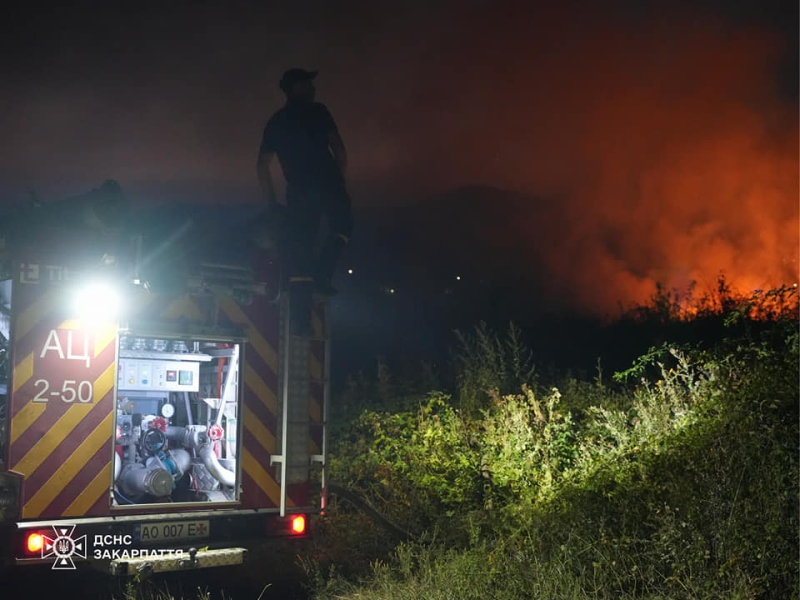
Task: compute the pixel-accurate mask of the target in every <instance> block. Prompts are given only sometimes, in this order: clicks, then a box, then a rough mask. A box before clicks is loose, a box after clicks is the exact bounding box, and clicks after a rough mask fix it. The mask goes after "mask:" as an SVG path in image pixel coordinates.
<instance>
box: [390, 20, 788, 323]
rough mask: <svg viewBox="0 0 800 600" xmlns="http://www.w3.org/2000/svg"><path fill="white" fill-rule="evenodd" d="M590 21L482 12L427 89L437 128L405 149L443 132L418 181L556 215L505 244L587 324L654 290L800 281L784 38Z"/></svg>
mask: <svg viewBox="0 0 800 600" xmlns="http://www.w3.org/2000/svg"><path fill="white" fill-rule="evenodd" d="M477 17H480V18H477ZM584 17H585V18H584V20H583V21H582V22H576V21H575V20H574V19H568V18H566V17H563V16H559V15H555V14H551V15H542V16H540V18H539V19H537V20H536V21H533V22H531V21H530V20H527V19H522V18H519V15H514V14H513V13H512V14H511V15H509V17H508V18H506V17H502V16H498V17H493V16H492V15H491V14H490V13H482V14H480V15H476V19H473V25H472V26H471V27H470V28H466V29H465V30H462V31H460V32H459V34H458V36H459V38H458V39H450V40H448V42H447V43H448V44H449V45H450V46H449V47H450V48H451V51H449V52H443V53H442V54H441V55H440V56H439V57H438V58H437V59H436V60H435V61H434V64H435V69H433V70H432V72H431V73H429V74H428V77H430V78H431V80H434V81H436V82H437V83H436V84H434V86H433V88H432V89H428V90H427V91H426V92H427V98H428V103H429V106H432V108H433V110H432V111H431V113H432V114H433V116H432V118H430V119H428V120H423V121H422V122H420V123H419V124H418V129H417V130H416V131H413V132H411V134H410V136H409V137H408V138H406V140H405V143H407V144H411V141H412V140H411V138H412V137H413V136H415V135H421V131H422V130H424V129H426V128H433V127H434V122H436V123H438V131H442V132H443V133H444V135H443V136H442V137H440V138H439V139H438V140H437V143H434V144H432V145H431V146H430V151H429V152H427V153H426V154H425V155H424V157H425V159H426V160H425V162H426V163H427V164H428V165H435V168H432V169H429V170H427V171H426V176H428V177H430V178H432V179H438V181H439V184H440V185H442V186H448V185H452V184H454V183H456V182H458V181H459V180H461V181H462V182H463V180H464V178H465V175H466V174H468V175H466V176H467V177H470V178H471V179H472V181H474V182H479V183H491V184H495V185H498V184H500V185H505V186H507V187H510V188H513V189H517V190H521V191H525V192H528V193H530V194H537V195H540V194H545V195H548V194H550V195H553V196H557V197H559V198H562V200H560V201H559V202H558V203H555V204H552V205H549V206H542V205H541V204H537V205H534V204H531V207H530V210H529V211H527V214H526V216H525V217H524V218H523V219H521V220H520V219H519V218H518V217H517V216H515V217H514V221H513V222H509V232H510V234H512V232H513V234H515V235H522V236H525V237H526V239H527V240H528V241H529V247H530V252H531V253H532V254H535V255H538V256H540V257H541V258H542V259H543V260H544V263H545V265H546V269H547V273H546V274H545V277H546V280H547V281H548V282H550V283H549V284H548V289H549V290H550V292H551V293H552V294H553V297H554V298H557V299H558V300H559V302H561V303H563V302H567V303H571V304H572V305H573V306H574V307H577V308H580V309H583V310H589V311H593V312H601V313H604V312H605V313H607V312H615V311H616V310H617V309H618V306H619V305H620V304H622V305H629V304H631V303H638V302H646V301H647V300H648V299H649V297H650V296H651V295H652V294H653V293H654V291H655V287H656V283H661V284H664V285H666V286H668V287H669V288H676V289H678V290H685V289H686V288H687V286H688V285H689V283H690V282H692V281H694V282H696V284H697V286H698V289H697V292H700V293H702V292H703V291H706V290H708V291H710V290H711V289H712V288H714V287H715V285H716V281H717V278H718V276H719V275H720V274H724V275H725V277H726V279H727V281H728V283H730V284H731V285H732V286H733V287H734V288H735V289H737V290H739V291H742V292H745V293H748V292H750V291H752V290H755V289H758V288H766V287H770V286H776V285H782V284H788V285H791V284H793V283H795V282H796V281H798V244H799V243H800V239H799V238H798V131H797V112H796V106H795V107H791V106H789V105H788V104H785V103H784V102H783V101H782V100H780V99H779V98H778V97H777V94H776V89H777V85H776V81H775V68H774V66H775V64H776V60H777V58H778V57H779V56H780V55H781V52H782V51H783V50H784V48H782V47H781V44H780V43H779V41H780V40H779V38H777V37H776V36H774V35H773V34H771V33H770V32H768V31H766V30H759V29H756V28H743V27H741V26H736V27H734V26H733V25H726V24H725V23H723V22H721V21H719V20H715V19H711V18H698V17H697V16H694V17H693V18H691V19H690V18H687V17H685V16H684V17H680V16H678V15H675V14H672V15H671V16H670V17H669V18H666V17H663V16H661V17H659V18H654V17H652V16H648V15H645V16H644V17H643V18H641V19H636V20H635V21H628V22H627V23H625V22H620V21H617V22H614V23H610V22H609V21H608V19H601V18H599V17H598V19H594V18H591V17H592V16H591V15H584ZM489 28H491V30H493V31H502V32H503V36H502V37H500V38H492V39H493V41H492V42H491V43H490V42H489V41H488V38H487V37H486V36H481V31H482V30H485V29H489ZM468 39H471V40H474V43H473V44H468V43H467V42H466V40H468ZM495 39H497V40H499V41H496V42H495V41H494V40H495ZM478 40H480V41H481V43H478ZM434 73H435V74H438V78H437V79H434ZM454 92H455V93H454Z"/></svg>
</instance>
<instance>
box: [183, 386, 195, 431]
mask: <svg viewBox="0 0 800 600" xmlns="http://www.w3.org/2000/svg"><path fill="white" fill-rule="evenodd" d="M183 399H184V400H185V401H186V420H187V421H189V425H194V421H192V405H191V403H190V402H189V392H183Z"/></svg>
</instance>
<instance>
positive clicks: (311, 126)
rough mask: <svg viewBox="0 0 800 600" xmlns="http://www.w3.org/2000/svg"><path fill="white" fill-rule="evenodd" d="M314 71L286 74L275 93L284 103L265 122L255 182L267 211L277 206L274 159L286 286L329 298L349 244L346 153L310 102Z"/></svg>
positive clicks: (320, 109) (321, 110)
mask: <svg viewBox="0 0 800 600" xmlns="http://www.w3.org/2000/svg"><path fill="white" fill-rule="evenodd" d="M316 76H317V71H306V70H304V69H290V70H288V71H286V72H285V73H284V74H283V78H282V79H281V81H280V88H281V90H283V93H284V94H286V104H285V105H284V107H283V108H281V109H280V110H278V111H277V112H276V113H275V114H274V115H272V117H271V118H270V119H269V121H268V122H267V125H266V127H265V128H264V136H263V139H262V141H261V148H260V150H259V154H258V166H257V169H258V180H259V183H260V185H261V190H262V192H263V194H264V196H265V197H266V200H267V202H268V204H269V206H270V207H271V208H274V207H275V205H276V204H277V199H276V197H275V188H274V186H273V182H272V176H271V174H270V165H271V163H272V160H273V158H274V157H275V156H277V157H278V161H279V163H280V166H281V170H282V171H283V176H284V178H285V179H286V184H287V186H286V217H287V225H288V229H289V243H288V247H287V248H286V250H287V254H288V256H287V258H288V263H289V282H290V287H296V286H297V284H300V285H301V286H302V287H304V288H305V287H307V286H305V285H303V284H304V283H307V284H311V283H312V282H313V284H314V289H315V290H316V291H317V292H319V293H321V294H325V295H334V294H336V290H335V289H334V288H333V285H332V279H333V275H334V272H335V270H336V265H337V263H338V261H339V257H340V255H341V253H342V251H343V250H344V248H345V246H346V245H347V244H348V242H349V241H350V235H351V232H352V227H353V221H352V212H351V203H350V196H349V194H348V193H347V188H346V185H345V173H346V169H347V153H346V152H345V147H344V143H343V142H342V138H341V136H340V135H339V130H338V128H337V127H336V122H335V121H334V120H333V117H332V116H331V113H330V111H328V109H327V107H326V106H325V105H324V104H321V103H319V102H315V101H314V98H315V93H316V90H315V88H314V78H315V77H316ZM323 214H324V215H325V216H326V218H327V222H328V239H327V241H326V242H325V245H324V247H323V249H322V253H321V255H320V256H319V257H315V256H314V252H313V250H314V246H315V242H316V237H317V233H318V231H319V226H320V219H321V217H322V215H323Z"/></svg>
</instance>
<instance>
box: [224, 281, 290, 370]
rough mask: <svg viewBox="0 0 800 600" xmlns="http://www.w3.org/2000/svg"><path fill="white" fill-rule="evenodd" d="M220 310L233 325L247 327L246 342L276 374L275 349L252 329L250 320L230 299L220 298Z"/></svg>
mask: <svg viewBox="0 0 800 600" xmlns="http://www.w3.org/2000/svg"><path fill="white" fill-rule="evenodd" d="M219 306H220V308H221V309H222V310H223V311H224V312H225V314H226V315H228V318H229V319H230V320H231V321H233V322H234V323H238V324H239V325H245V326H247V341H248V342H249V343H250V345H251V346H252V347H253V349H254V350H255V351H256V353H258V355H259V356H260V357H261V359H262V360H263V361H264V362H265V363H267V365H268V366H269V368H270V369H272V371H273V373H277V372H278V354H277V353H276V352H275V349H274V348H273V347H272V346H271V345H270V343H269V342H268V341H267V340H266V339H264V336H262V335H261V334H260V333H259V332H258V330H256V328H255V327H253V324H252V323H251V322H250V319H248V318H247V315H245V314H244V312H243V311H242V309H241V308H239V305H238V304H236V303H235V302H234V301H233V300H232V299H230V298H228V297H222V298H220V301H219Z"/></svg>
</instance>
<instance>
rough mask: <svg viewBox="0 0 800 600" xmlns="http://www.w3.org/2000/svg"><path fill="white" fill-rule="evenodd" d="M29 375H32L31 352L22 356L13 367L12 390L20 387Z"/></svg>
mask: <svg viewBox="0 0 800 600" xmlns="http://www.w3.org/2000/svg"><path fill="white" fill-rule="evenodd" d="M31 377H33V352H31V353H30V354H28V356H26V357H25V358H23V359H22V360H21V361H20V363H19V364H18V365H17V366H16V368H15V369H14V391H15V392H16V391H17V390H18V389H19V388H21V387H22V386H23V385H24V384H25V382H26V381H28V379H30V378H31Z"/></svg>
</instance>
